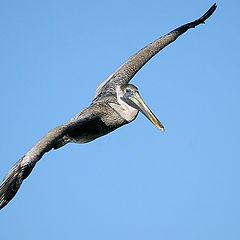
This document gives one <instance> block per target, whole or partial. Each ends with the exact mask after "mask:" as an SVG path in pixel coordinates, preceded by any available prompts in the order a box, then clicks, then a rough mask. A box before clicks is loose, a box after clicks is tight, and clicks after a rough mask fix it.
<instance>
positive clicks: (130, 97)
mask: <svg viewBox="0 0 240 240" xmlns="http://www.w3.org/2000/svg"><path fill="white" fill-rule="evenodd" d="M118 93H119V94H118V100H119V102H120V101H122V102H123V103H125V104H127V105H128V106H129V107H130V108H129V107H128V109H129V110H128V113H129V114H130V113H131V112H134V111H135V112H136V113H135V116H136V115H137V113H138V111H140V112H141V113H143V114H144V115H145V116H146V117H147V118H148V119H149V120H150V121H151V122H152V123H153V124H154V125H155V126H156V127H157V128H158V129H160V130H161V131H164V127H163V125H162V123H161V122H160V121H159V120H158V119H157V117H156V116H155V115H154V114H153V112H152V111H151V110H150V108H149V107H148V106H147V105H146V104H145V103H144V101H143V99H142V97H141V96H140V94H139V92H138V89H137V87H135V86H134V85H133V84H127V85H125V86H121V87H119V91H118ZM122 105H123V104H122ZM131 108H133V109H134V110H132V111H131V110H130V109H131ZM136 110H137V111H136Z"/></svg>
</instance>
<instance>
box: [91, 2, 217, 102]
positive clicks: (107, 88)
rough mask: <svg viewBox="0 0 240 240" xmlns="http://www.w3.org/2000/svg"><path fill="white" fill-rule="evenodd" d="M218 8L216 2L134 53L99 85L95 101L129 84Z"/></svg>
mask: <svg viewBox="0 0 240 240" xmlns="http://www.w3.org/2000/svg"><path fill="white" fill-rule="evenodd" d="M216 8H217V5H216V3H215V4H213V5H212V6H211V7H210V8H209V10H208V11H207V12H206V13H205V14H204V15H203V16H202V17H200V18H199V19H197V20H195V21H193V22H190V23H187V24H184V25H182V26H180V27H178V28H176V29H174V30H173V31H171V32H169V33H168V34H166V35H164V36H162V37H160V38H158V39H157V40H155V41H153V42H152V43H150V44H149V45H147V46H146V47H144V48H143V49H141V50H140V51H139V52H137V53H136V54H134V55H133V56H132V57H131V58H129V60H128V61H127V62H126V63H125V64H123V65H122V66H121V67H120V68H119V69H118V70H117V71H116V72H115V73H113V74H112V75H110V77H108V79H107V80H105V81H104V82H103V83H102V84H101V85H100V86H99V87H98V89H97V92H96V95H95V97H94V100H93V101H96V100H98V99H99V98H101V97H103V96H106V95H111V94H115V91H116V86H117V85H125V84H127V83H128V82H129V81H130V80H131V79H132V78H133V77H134V75H135V74H136V73H137V72H138V71H139V70H140V69H141V68H142V67H143V66H144V65H145V64H146V63H147V62H148V61H149V60H150V59H151V58H152V57H153V56H155V55H156V54H157V53H158V52H159V51H161V50H162V49H163V48H164V47H166V46H167V45H169V44H170V43H172V42H174V41H175V40H176V39H177V38H178V37H179V36H180V35H182V34H183V33H185V32H186V31H187V30H188V29H190V28H195V27H196V26H197V25H199V24H202V23H204V22H205V20H207V19H208V18H209V17H210V16H211V15H212V14H213V13H214V11H215V10H216Z"/></svg>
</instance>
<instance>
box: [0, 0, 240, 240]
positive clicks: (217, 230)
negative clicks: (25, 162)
mask: <svg viewBox="0 0 240 240" xmlns="http://www.w3.org/2000/svg"><path fill="white" fill-rule="evenodd" d="M217 3H218V9H217V11H216V13H215V14H214V15H213V16H212V17H211V18H210V19H209V20H208V21H207V22H206V24H205V25H201V26H199V27H197V28H196V29H192V30H190V31H189V32H187V33H186V34H184V36H182V37H180V38H179V39H178V40H177V41H176V42H174V43H173V44H172V45H170V46H169V47H167V48H166V49H164V50H163V51H162V52H161V53H160V54H159V55H157V56H156V57H155V58H154V59H152V60H151V62H150V63H148V64H147V65H146V66H145V67H144V69H142V70H141V71H140V72H139V73H138V74H137V75H136V76H135V78H134V80H133V81H132V83H133V84H136V85H137V86H138V88H139V90H140V92H141V95H142V96H143V98H144V99H145V101H146V103H147V104H148V105H149V106H150V107H151V109H152V110H153V112H154V113H155V114H156V115H157V116H158V117H159V119H160V120H161V121H162V122H163V124H164V126H165V128H166V132H165V133H161V132H160V131H159V130H157V129H156V128H155V127H154V126H153V125H152V124H151V123H150V122H149V121H148V120H147V119H146V118H145V117H144V116H143V115H141V114H139V116H138V118H137V119H136V120H135V121H134V122H133V123H131V124H129V125H127V126H124V127H122V128H121V129H118V130H117V131H115V132H113V133H111V134H109V135H107V136H105V137H102V138H100V139H98V140H96V141H94V142H91V143H89V144H84V145H77V144H69V145H68V146H66V147H64V148H62V149H60V150H58V151H52V152H50V153H49V154H47V155H45V156H44V157H43V159H42V160H41V161H40V162H39V163H38V164H37V166H36V168H35V169H34V171H33V172H32V174H31V175H30V177H29V178H28V179H27V180H26V181H25V182H24V183H23V185H22V187H21V189H20V191H19V192H18V194H17V196H16V197H15V198H14V199H13V200H12V201H11V203H10V204H9V205H7V206H6V207H5V208H4V209H3V210H2V211H1V213H0V238H1V239H4V240H9V239H24V240H28V239H29V240H30V239H31V240H32V239H35V240H37V239H58V240H61V239H85V240H97V239H98V240H99V239H104V240H108V239H109V240H110V239H114V240H118V239H119V240H120V239H124V240H128V239H138V240H143V239H144V240H145V239H164V240H173V239H176V240H181V239H182V240H192V239H204V240H208V239H209V240H210V239H211V240H213V239H218V240H222V239H231V240H235V239H240V204H239V203H240V194H239V182H240V176H239V168H240V163H239V160H240V158H239V151H240V141H239V134H240V127H239V125H240V124H239V122H240V111H239V104H240V79H239V73H240V70H239V42H240V28H239V23H240V21H239V7H240V4H239V1H236V0H235V1H218V2H217ZM211 4H213V2H212V1H209V0H202V1H191V0H185V1H183V0H182V1H168V0H161V1H159V0H148V1H139V0H121V1H117V2H114V1H110V0H108V1H107V0H106V1H104V0H101V1H75V0H68V1H63V0H62V1H53V0H50V1H47V0H42V1H30V0H22V1H16V0H15V1H14V0H13V1H11V0H8V1H7V0H3V1H1V4H0V29H1V30H0V81H1V82H0V83H1V88H0V89H1V94H0V107H1V118H0V126H1V130H0V131H1V144H0V152H1V160H0V176H1V178H2V177H4V175H5V174H6V173H7V172H8V170H9V169H10V168H11V166H12V165H13V164H14V163H15V162H16V161H17V160H18V159H19V158H20V157H21V156H22V155H23V154H24V153H26V152H27V151H28V150H29V149H30V148H31V147H32V146H33V145H34V144H35V143H36V142H37V141H38V140H39V139H40V138H41V137H42V136H44V134H46V133H47V132H48V131H49V130H50V129H51V128H53V127H55V126H57V125H60V124H62V123H64V122H66V121H67V120H69V119H70V118H71V117H72V116H74V115H75V114H76V113H78V112H80V111H81V110H82V109H84V108H85V107H86V106H88V104H89V103H90V101H91V100H92V98H93V96H94V92H95V89H96V86H97V85H99V84H100V82H101V81H102V80H104V79H105V78H106V77H108V75H110V74H111V73H112V72H114V71H115V70H116V69H117V68H118V67H119V66H120V65H121V64H122V63H123V62H124V61H126V60H127V59H128V57H130V56H131V55H132V54H134V53H135V52H136V51H138V50H139V49H141V48H142V47H143V46H145V45H146V44H148V43H149V42H151V41H153V40H154V39H156V38H157V37H159V36H161V35H163V34H165V33H167V32H169V31H170V30H172V29H174V28H175V27H178V26H179V25H181V24H183V23H186V22H188V21H191V20H194V19H195V18H198V17H200V16H201V15H202V14H203V13H204V12H205V11H206V10H207V9H208V8H209V7H210V5H211Z"/></svg>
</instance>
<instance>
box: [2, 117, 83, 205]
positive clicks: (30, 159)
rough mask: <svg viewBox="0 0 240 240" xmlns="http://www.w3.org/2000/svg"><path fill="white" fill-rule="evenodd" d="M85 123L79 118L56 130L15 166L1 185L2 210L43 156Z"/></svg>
mask: <svg viewBox="0 0 240 240" xmlns="http://www.w3.org/2000/svg"><path fill="white" fill-rule="evenodd" d="M85 121H86V119H85V118H83V117H81V116H77V117H75V118H74V119H72V120H70V121H69V122H68V123H66V124H64V125H61V126H59V127H56V128H54V129H53V130H51V131H50V132H49V133H48V134H47V135H46V136H45V137H43V138H42V139H41V140H40V141H39V142H38V143H37V144H36V145H35V146H34V147H33V148H32V149H31V150H30V151H29V152H28V153H27V154H25V155H24V156H23V157H22V158H21V159H20V160H19V161H18V162H17V163H16V164H15V165H14V166H13V168H12V169H11V170H10V171H9V173H8V174H7V176H6V177H5V178H4V179H3V181H2V183H1V185H0V209H2V208H3V207H4V206H5V205H7V204H8V202H9V201H10V200H11V199H12V198H13V197H14V196H15V194H16V193H17V191H18V189H19V187H20V186H21V184H22V182H23V180H24V179H25V178H27V177H28V176H29V174H30V173H31V171H32V169H33V168H34V166H35V165H36V163H37V162H38V161H39V160H40V159H41V158H42V156H43V155H44V154H45V153H46V152H48V151H50V150H51V149H52V148H53V147H54V146H55V144H56V142H57V141H58V140H59V139H61V138H62V137H63V136H64V135H65V134H67V133H68V132H69V131H73V130H74V129H75V128H76V127H78V128H79V127H80V126H81V125H82V124H83V123H85Z"/></svg>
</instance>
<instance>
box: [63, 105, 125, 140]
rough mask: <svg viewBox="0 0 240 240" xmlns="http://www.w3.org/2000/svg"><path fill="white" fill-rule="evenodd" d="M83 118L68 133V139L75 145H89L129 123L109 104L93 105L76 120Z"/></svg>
mask: <svg viewBox="0 0 240 240" xmlns="http://www.w3.org/2000/svg"><path fill="white" fill-rule="evenodd" d="M78 117H79V118H82V119H83V120H82V121H81V124H79V125H78V126H76V127H74V128H73V129H72V130H71V131H69V132H68V134H67V137H68V138H69V139H70V141H72V142H75V143H87V142H90V141H93V140H94V139H96V138H99V137H101V136H104V135H106V134H108V133H110V132H112V131H114V130H115V129H117V128H119V127H121V126H122V125H125V124H127V123H128V121H126V119H124V118H123V117H122V116H121V115H120V114H119V113H118V112H116V110H115V109H114V108H112V107H111V106H110V104H108V103H106V102H105V103H103V102H102V103H96V104H93V105H91V106H90V107H89V108H87V109H86V110H85V111H83V112H82V113H81V114H80V115H78V116H76V118H78Z"/></svg>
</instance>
